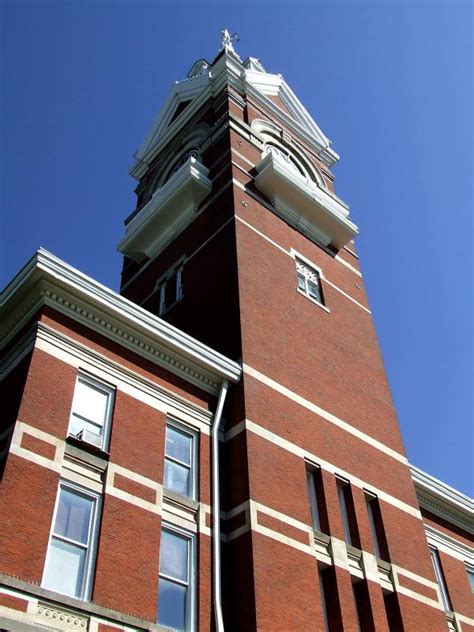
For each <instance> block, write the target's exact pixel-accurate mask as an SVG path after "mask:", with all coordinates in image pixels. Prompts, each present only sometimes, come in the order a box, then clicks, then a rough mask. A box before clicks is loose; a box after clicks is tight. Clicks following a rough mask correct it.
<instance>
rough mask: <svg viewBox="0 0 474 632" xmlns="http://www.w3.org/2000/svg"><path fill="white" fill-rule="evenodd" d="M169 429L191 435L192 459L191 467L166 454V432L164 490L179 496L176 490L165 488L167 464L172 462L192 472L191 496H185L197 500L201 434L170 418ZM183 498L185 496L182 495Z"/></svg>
mask: <svg viewBox="0 0 474 632" xmlns="http://www.w3.org/2000/svg"><path fill="white" fill-rule="evenodd" d="M168 428H173V429H174V430H177V431H178V432H181V433H183V434H186V435H189V436H190V437H191V458H190V465H188V464H187V463H184V462H182V461H180V460H178V459H176V458H175V457H172V456H168V455H167V454H166V431H165V454H164V461H163V489H164V492H165V493H166V492H167V491H170V492H172V493H173V494H179V492H176V491H175V490H174V489H168V488H167V487H165V476H164V471H165V467H166V466H165V463H166V461H171V462H172V463H176V464H178V465H181V466H182V467H186V468H188V469H189V470H190V481H191V490H190V494H189V496H184V497H185V498H189V499H190V500H196V499H197V496H198V442H199V432H198V431H197V430H195V429H194V428H191V427H190V426H188V425H186V424H183V423H181V422H180V421H177V420H176V419H172V418H169V417H168V419H167V420H166V430H167V429H168ZM180 495H181V496H182V495H183V494H180Z"/></svg>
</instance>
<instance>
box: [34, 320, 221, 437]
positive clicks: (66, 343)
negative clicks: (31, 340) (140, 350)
mask: <svg viewBox="0 0 474 632" xmlns="http://www.w3.org/2000/svg"><path fill="white" fill-rule="evenodd" d="M35 347H36V348H37V349H40V350H41V351H43V352H44V353H47V354H49V355H51V356H53V357H55V358H56V359H58V360H60V361H61V362H65V363H66V364H68V365H69V366H73V367H74V368H75V369H77V370H79V369H83V370H85V371H87V372H88V373H89V374H91V375H93V376H95V377H97V378H99V379H102V380H104V381H106V382H107V383H109V384H111V385H112V386H114V387H115V388H116V390H117V391H122V392H124V393H126V394H127V395H129V396H130V397H133V398H134V399H136V400H137V401H140V402H142V403H143V404H146V405H147V406H150V408H154V409H155V410H159V411H160V412H162V413H163V414H164V415H168V416H171V417H173V418H176V419H177V420H179V421H183V422H184V423H187V424H189V425H190V426H191V427H192V428H195V429H196V430H199V431H201V432H203V433H204V434H209V433H210V424H211V420H212V413H210V412H209V411H207V410H205V409H204V408H201V407H200V406H198V405H197V404H194V403H193V402H190V401H188V400H186V399H184V398H183V397H181V396H180V395H178V394H176V393H174V392H173V391H171V390H168V389H166V388H164V387H163V386H161V385H159V384H156V383H155V382H153V381H151V380H150V379H148V378H146V377H144V376H141V375H140V374H139V373H136V372H135V371H132V370H131V369H129V368H127V367H124V366H123V365H120V364H119V363H117V362H115V361H114V360H111V359H110V358H108V357H107V356H105V355H103V354H101V353H99V352H98V351H95V350H94V349H91V348H90V347H87V346H86V345H83V344H82V343H80V342H78V341H76V340H75V339H74V338H71V337H70V336H67V335H66V334H64V333H62V332H59V331H57V330H56V329H54V328H53V327H50V326H49V325H46V324H44V323H38V334H37V340H36V344H35Z"/></svg>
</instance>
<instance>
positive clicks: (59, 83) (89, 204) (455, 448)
mask: <svg viewBox="0 0 474 632" xmlns="http://www.w3.org/2000/svg"><path fill="white" fill-rule="evenodd" d="M0 12H1V28H2V37H1V39H2V51H1V59H2V64H1V71H2V75H1V78H2V81H1V87H2V94H1V101H2V112H1V120H2V127H1V133H2V146H3V148H4V151H3V152H2V165H1V169H0V173H1V176H2V187H1V191H2V231H1V233H0V234H1V240H2V241H1V244H0V246H1V261H0V285H1V286H4V285H5V284H6V283H7V282H8V280H9V279H10V278H11V277H12V276H13V275H14V274H15V273H16V271H17V270H18V269H19V268H20V267H21V266H22V265H23V263H25V261H26V260H27V259H28V258H29V257H30V256H31V255H32V253H33V252H34V251H35V250H36V249H37V248H38V247H39V246H44V247H45V248H47V249H48V250H51V251H52V252H53V253H55V254H56V255H57V256H59V257H61V258H62V259H65V260H66V261H67V262H69V263H71V264H72V265H74V266H76V267H78V268H79V269H81V270H82V271H84V272H85V273H87V274H89V275H91V276H93V277H95V278H97V279H98V280H99V281H101V282H103V283H105V284H107V285H109V286H110V287H112V288H114V289H117V288H118V282H119V272H120V263H121V260H120V257H119V255H118V253H116V252H115V246H116V244H117V242H118V241H119V239H120V238H121V236H122V222H123V220H124V218H125V217H126V216H127V215H128V214H129V213H130V212H131V211H132V210H133V208H134V193H133V189H134V181H133V179H132V178H130V177H129V176H128V167H129V166H130V164H131V163H132V154H133V152H134V151H135V150H136V149H137V147H138V146H139V144H140V143H141V141H142V139H143V138H144V135H145V133H146V131H147V129H148V127H149V126H150V125H151V122H152V120H153V118H154V116H155V115H156V113H157V112H158V110H159V108H160V106H161V104H162V103H163V101H164V99H165V98H166V96H167V93H168V91H169V89H170V86H171V85H172V83H173V81H175V80H178V79H182V78H184V77H185V76H186V73H187V72H188V70H189V68H190V67H191V65H192V64H193V62H194V61H195V60H196V59H199V58H201V57H206V58H207V59H212V58H213V56H214V55H215V54H216V53H217V49H218V46H219V37H220V31H221V30H222V29H223V28H226V27H227V28H229V30H231V31H237V32H238V33H239V35H240V40H241V41H240V42H239V43H238V44H237V46H236V48H237V50H238V51H239V52H240V54H241V56H242V57H245V56H247V55H253V56H256V57H259V58H260V59H261V60H262V62H263V63H264V65H265V66H266V68H267V70H268V71H270V72H277V73H278V72H279V73H282V74H283V75H284V76H285V78H286V80H287V81H288V83H289V84H290V86H291V87H292V88H293V90H294V91H295V92H296V94H297V95H298V96H299V97H300V99H301V100H302V101H303V103H304V104H305V106H306V107H307V108H308V110H309V111H310V113H311V114H312V115H313V116H314V118H315V120H316V121H317V123H318V124H319V125H320V127H321V128H322V129H323V131H324V132H325V133H326V135H328V136H329V138H331V140H332V141H333V147H334V149H335V150H336V151H337V152H338V153H339V154H340V155H341V160H340V162H339V164H338V165H337V166H336V167H335V169H334V171H335V175H336V187H337V189H336V190H337V192H338V194H339V195H340V196H341V197H342V198H343V199H344V200H346V201H347V202H348V203H349V204H350V206H351V212H352V217H353V219H354V221H356V223H357V224H358V225H359V228H360V237H359V239H358V250H359V254H360V257H361V262H362V269H363V272H364V278H365V282H366V285H367V288H368V293H369V299H370V302H371V306H372V309H373V312H374V317H375V322H376V327H377V332H378V336H379V340H380V344H381V347H382V353H383V357H384V361H385V365H386V368H387V372H388V376H389V381H390V385H391V388H392V392H393V397H394V400H395V404H396V407H397V411H398V415H399V420H400V424H401V426H402V432H403V436H404V439H405V444H406V447H407V451H408V456H409V459H410V460H411V462H413V463H414V464H416V465H418V466H419V467H421V468H422V469H425V470H426V471H428V472H430V473H432V474H433V475H435V476H437V477H439V478H441V479H442V480H444V481H446V482H448V483H449V484H451V485H454V486H455V487H458V488H459V489H461V490H462V491H464V492H467V493H472V480H473V475H472V464H471V461H472V447H473V441H472V440H473V435H472V419H473V399H472V390H473V389H472V387H473V363H472V358H473V355H472V322H473V313H472V287H473V285H472V281H473V279H472V270H473V261H472V236H473V226H472V212H473V193H472V174H473V155H472V139H473V122H472V111H473V84H472V71H473V67H472V64H473V62H472V59H473V42H472V32H471V29H472V18H473V15H472V5H471V3H470V2H465V3H464V2H459V1H456V0H452V1H446V2H438V1H436V0H433V1H432V2H421V1H420V2H415V1H409V0H407V1H402V0H401V1H399V2H384V1H383V0H380V1H373V2H362V1H353V2H339V1H337V0H335V1H333V2H317V1H314V2H299V1H296V2H264V1H260V2H258V1H257V2H245V1H244V2H239V3H233V2H212V3H204V2H199V1H197V0H195V1H194V2H184V1H182V2H179V1H174V2H170V3H168V2H160V1H155V2H151V1H150V2H141V1H140V0H135V1H133V2H132V1H131V0H130V1H129V2H123V1H115V2H112V1H107V2H104V1H100V0H96V1H92V0H90V1H86V0H83V1H81V2H78V1H74V0H63V1H59V0H58V1H56V2H55V1H48V2H43V1H41V0H36V1H35V2H24V1H21V0H17V1H15V2H13V1H11V2H8V1H5V0H4V1H3V3H1V4H0Z"/></svg>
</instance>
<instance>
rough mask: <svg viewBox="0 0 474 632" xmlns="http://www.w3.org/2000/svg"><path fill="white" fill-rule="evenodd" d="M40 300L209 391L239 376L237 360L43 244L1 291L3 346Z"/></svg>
mask: <svg viewBox="0 0 474 632" xmlns="http://www.w3.org/2000/svg"><path fill="white" fill-rule="evenodd" d="M44 305H48V306H50V307H52V308H54V309H56V310H57V311H58V312H61V313H63V314H65V315H66V316H69V317H70V318H72V319H73V320H75V321H76V322H79V323H81V324H83V325H85V326H87V327H88V328H90V329H92V330H94V331H96V332H98V333H100V334H102V335H104V336H106V337H107V338H109V339H111V340H113V341H114V342H117V343H118V344H120V345H122V346H123V347H126V348H127V349H130V350H132V351H133V352H135V353H137V354H138V355H140V356H142V357H145V358H147V359H148V360H151V361H152V362H154V363H155V364H158V365H160V366H161V367H163V368H165V369H167V370H169V371H171V372H173V373H174V374H176V375H179V376H180V377H182V378H184V379H186V380H187V381H188V382H191V383H193V384H195V385H197V386H199V387H200V388H202V389H204V390H206V391H208V392H211V393H213V394H216V393H217V392H218V389H219V387H220V384H221V382H222V380H224V379H226V380H230V381H231V382H236V381H238V380H239V378H240V373H241V367H240V365H239V364H238V363H236V362H234V361H232V360H230V359H229V358H227V357H225V356H224V355H222V354H220V353H218V352H217V351H214V350H213V349H211V348H210V347H208V346H206V345H204V344H203V343H201V342H199V341H198V340H196V339H195V338H192V337H191V336H189V335H188V334H185V333H184V332H182V331H180V330H179V329H177V328H176V327H173V326H172V325H170V324H169V323H167V322H165V321H164V320H162V319H161V318H158V317H157V316H154V315H153V314H151V313H150V312H148V311H147V310H145V309H143V308H141V307H139V306H138V305H135V304H134V303H132V302H131V301H129V300H128V299H126V298H124V297H123V296H121V295H120V294H118V293H117V292H114V291H113V290H111V289H109V288H107V287H105V286H104V285H102V284H100V283H98V282H97V281H95V280H94V279H92V278H90V277H88V276H87V275H85V274H83V273H82V272H79V271H78V270H76V269H75V268H73V267H72V266H69V265H68V264H67V263H65V262H64V261H62V260H61V259H58V258H57V257H55V256H54V255H52V254H51V253H49V252H47V251H46V250H43V249H40V250H39V251H38V252H37V253H36V254H35V255H34V256H33V257H32V258H31V259H30V261H29V262H28V263H27V264H26V266H25V267H24V268H23V269H22V270H21V271H20V272H19V273H18V274H17V275H16V277H15V278H14V279H13V281H12V282H11V283H10V284H9V285H8V286H7V287H6V288H5V290H4V291H3V292H2V294H1V295H0V313H1V319H0V322H1V325H0V341H1V348H3V347H5V346H6V345H7V344H8V343H9V342H10V341H11V339H12V338H13V337H14V336H15V335H16V334H17V333H18V332H19V331H20V330H21V329H22V328H23V327H24V326H25V325H26V324H27V323H28V322H29V320H30V319H31V318H32V316H33V315H34V314H35V313H36V312H37V311H38V309H40V308H41V307H42V306H44Z"/></svg>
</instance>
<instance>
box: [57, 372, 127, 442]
mask: <svg viewBox="0 0 474 632" xmlns="http://www.w3.org/2000/svg"><path fill="white" fill-rule="evenodd" d="M79 382H82V383H84V384H89V385H90V386H91V387H92V388H95V389H97V390H100V391H102V392H104V393H106V394H107V408H106V412H105V419H104V425H103V432H102V435H99V436H101V437H102V445H101V448H100V449H101V450H104V451H107V450H108V447H109V440H110V429H111V426H112V414H113V409H114V402H115V391H116V388H115V387H114V386H112V385H111V384H107V383H106V382H103V381H102V380H99V379H97V378H96V377H93V376H92V375H90V374H89V373H85V372H84V371H79V372H78V374H77V377H76V383H75V386H74V395H73V398H72V404H71V413H70V415H69V427H68V432H67V433H68V436H70V437H75V436H76V435H75V434H73V433H72V431H71V427H72V423H73V418H74V416H75V417H76V419H77V418H78V417H81V416H80V415H77V414H76V413H75V412H74V402H75V398H76V394H77V385H78V384H79ZM82 419H84V420H85V421H88V420H87V419H85V418H82Z"/></svg>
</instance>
